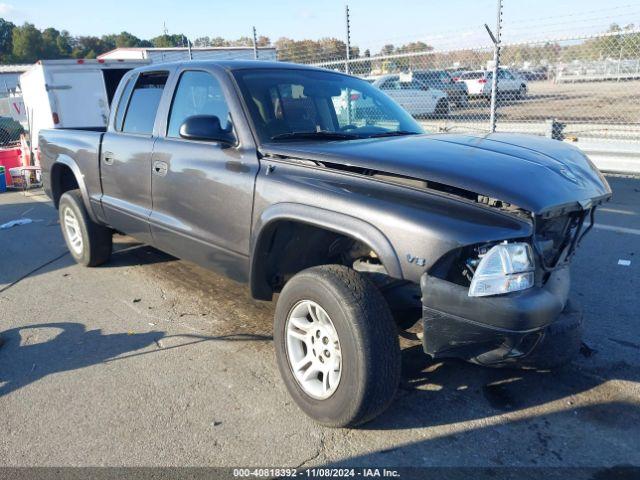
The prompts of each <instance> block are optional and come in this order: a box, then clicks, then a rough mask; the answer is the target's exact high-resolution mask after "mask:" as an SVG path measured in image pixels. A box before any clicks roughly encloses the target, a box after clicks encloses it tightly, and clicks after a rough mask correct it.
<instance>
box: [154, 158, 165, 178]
mask: <svg viewBox="0 0 640 480" xmlns="http://www.w3.org/2000/svg"><path fill="white" fill-rule="evenodd" d="M168 171H169V165H167V164H166V162H161V161H159V160H158V161H155V162H153V173H155V174H156V175H158V176H160V177H164V176H165V175H166V174H167V172H168Z"/></svg>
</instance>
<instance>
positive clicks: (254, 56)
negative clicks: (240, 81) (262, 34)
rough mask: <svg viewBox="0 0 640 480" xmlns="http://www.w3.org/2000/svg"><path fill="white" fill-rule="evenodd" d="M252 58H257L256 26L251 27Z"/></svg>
mask: <svg viewBox="0 0 640 480" xmlns="http://www.w3.org/2000/svg"><path fill="white" fill-rule="evenodd" d="M253 59H254V60H258V34H257V33H256V27H253Z"/></svg>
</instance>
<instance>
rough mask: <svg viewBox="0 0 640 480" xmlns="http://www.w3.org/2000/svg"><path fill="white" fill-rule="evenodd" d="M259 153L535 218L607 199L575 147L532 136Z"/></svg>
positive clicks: (287, 146)
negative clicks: (381, 175)
mask: <svg viewBox="0 0 640 480" xmlns="http://www.w3.org/2000/svg"><path fill="white" fill-rule="evenodd" d="M260 152H261V153H262V154H263V155H266V156H270V155H276V156H284V157H293V158H301V159H308V160H314V161H319V162H325V163H332V164H338V165H345V166H349V167H359V168H365V169H371V170H376V171H380V172H386V173H392V174H396V175H402V176H406V177H411V178H418V179H420V180H425V181H427V182H429V181H431V182H438V183H441V184H444V185H448V186H452V187H457V188H461V189H464V190H468V191H471V192H474V193H476V194H479V195H484V196H487V197H491V198H495V199H497V200H501V201H504V202H508V203H510V204H513V205H516V206H518V207H520V208H523V209H525V210H528V211H530V212H532V213H534V214H537V215H539V214H547V213H551V212H552V211H555V210H557V209H560V208H570V209H574V208H576V209H579V208H588V207H589V206H591V205H593V204H597V203H601V202H603V201H605V200H607V199H608V198H609V197H611V189H610V187H609V184H608V183H607V181H606V180H605V179H604V177H603V176H602V174H601V173H600V172H599V171H598V169H597V168H596V167H595V166H594V165H593V164H592V163H591V161H590V160H589V159H588V158H587V156H586V155H585V154H584V153H582V152H581V151H580V150H579V149H578V148H576V147H574V146H572V145H570V144H567V143H564V142H559V141H557V140H550V139H547V138H544V137H536V136H532V135H518V134H506V133H493V134H489V135H483V136H474V135H457V134H442V135H408V136H402V137H384V138H373V139H363V140H353V141H345V142H337V141H332V142H304V143H302V142H300V143H299V142H295V143H294V142H290V143H269V144H264V145H262V146H261V147H260Z"/></svg>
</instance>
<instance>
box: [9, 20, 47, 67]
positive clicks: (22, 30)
mask: <svg viewBox="0 0 640 480" xmlns="http://www.w3.org/2000/svg"><path fill="white" fill-rule="evenodd" d="M11 40H12V43H13V58H14V60H15V61H18V62H25V63H31V62H35V61H36V60H38V59H39V58H41V56H42V54H43V48H42V47H43V44H42V33H41V32H40V30H38V29H37V28H36V27H35V26H34V25H33V24H31V23H25V24H24V25H22V26H21V27H15V28H14V29H13V33H12V37H11Z"/></svg>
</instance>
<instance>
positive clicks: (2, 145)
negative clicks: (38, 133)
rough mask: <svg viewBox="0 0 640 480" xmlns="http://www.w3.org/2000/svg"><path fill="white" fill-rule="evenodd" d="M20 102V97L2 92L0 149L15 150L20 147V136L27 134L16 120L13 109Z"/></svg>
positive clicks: (0, 99)
mask: <svg viewBox="0 0 640 480" xmlns="http://www.w3.org/2000/svg"><path fill="white" fill-rule="evenodd" d="M17 101H20V99H19V97H16V96H15V94H13V93H9V92H0V149H7V148H15V147H17V146H19V145H20V135H22V134H23V133H25V130H24V127H23V126H22V125H21V124H20V122H18V121H16V120H15V118H14V117H15V115H13V114H12V109H15V104H16V102H17Z"/></svg>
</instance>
